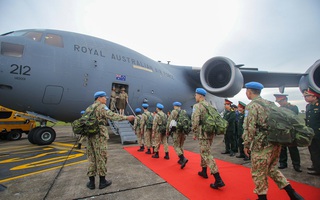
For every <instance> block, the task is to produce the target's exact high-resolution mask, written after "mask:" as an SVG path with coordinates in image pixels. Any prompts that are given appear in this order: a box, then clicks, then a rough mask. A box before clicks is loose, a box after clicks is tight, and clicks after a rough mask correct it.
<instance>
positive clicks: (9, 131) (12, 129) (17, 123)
mask: <svg viewBox="0 0 320 200" xmlns="http://www.w3.org/2000/svg"><path fill="white" fill-rule="evenodd" d="M18 113H19V112H18V111H15V110H11V109H9V108H6V107H3V106H0V138H1V139H7V140H19V139H20V138H21V136H22V133H26V134H28V133H29V131H30V130H31V129H33V128H34V127H36V121H34V120H29V119H25V118H22V117H18V116H17V114H18Z"/></svg>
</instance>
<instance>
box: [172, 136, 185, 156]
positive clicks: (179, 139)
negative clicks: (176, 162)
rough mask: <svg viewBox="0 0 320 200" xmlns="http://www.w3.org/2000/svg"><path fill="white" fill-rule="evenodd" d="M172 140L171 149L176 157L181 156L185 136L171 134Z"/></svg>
mask: <svg viewBox="0 0 320 200" xmlns="http://www.w3.org/2000/svg"><path fill="white" fill-rule="evenodd" d="M172 139H173V147H174V150H175V151H176V153H177V155H178V156H180V155H183V144H184V141H185V140H186V135H185V134H184V133H180V132H177V131H176V132H174V133H173V135H172Z"/></svg>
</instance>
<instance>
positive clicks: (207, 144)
mask: <svg viewBox="0 0 320 200" xmlns="http://www.w3.org/2000/svg"><path fill="white" fill-rule="evenodd" d="M212 142H213V137H211V138H210V139H199V146H200V156H201V167H207V166H209V168H210V173H211V174H215V173H217V172H219V171H218V166H217V164H216V161H215V160H214V159H213V155H212V154H211V145H212Z"/></svg>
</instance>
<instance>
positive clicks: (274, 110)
mask: <svg viewBox="0 0 320 200" xmlns="http://www.w3.org/2000/svg"><path fill="white" fill-rule="evenodd" d="M256 102H257V103H258V104H260V105H261V106H262V107H264V108H265V112H266V113H267V118H266V124H267V127H263V128H265V129H266V130H267V132H268V135H267V140H268V142H270V143H275V144H280V145H283V146H299V147H307V146H309V145H310V144H311V141H312V138H313V136H314V131H313V129H312V128H310V127H308V126H306V125H305V122H304V120H303V119H301V118H300V117H298V116H297V115H296V114H295V113H294V112H293V111H291V110H289V109H288V108H284V107H278V106H276V105H275V103H273V102H271V101H269V102H268V103H264V102H261V101H256Z"/></svg>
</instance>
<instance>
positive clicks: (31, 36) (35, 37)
mask: <svg viewBox="0 0 320 200" xmlns="http://www.w3.org/2000/svg"><path fill="white" fill-rule="evenodd" d="M23 36H25V37H27V38H29V39H31V40H33V41H37V42H39V41H40V40H41V36H42V33H41V32H33V31H32V32H27V33H26V34H24V35H23Z"/></svg>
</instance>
